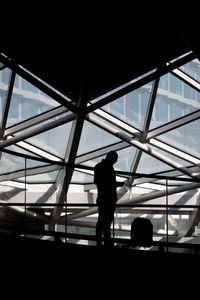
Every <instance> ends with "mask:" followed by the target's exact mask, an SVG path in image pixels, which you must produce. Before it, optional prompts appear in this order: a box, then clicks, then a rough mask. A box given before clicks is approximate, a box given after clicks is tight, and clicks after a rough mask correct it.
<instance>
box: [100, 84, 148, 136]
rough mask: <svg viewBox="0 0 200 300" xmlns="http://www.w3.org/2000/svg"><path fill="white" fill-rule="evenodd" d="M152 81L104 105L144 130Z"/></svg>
mask: <svg viewBox="0 0 200 300" xmlns="http://www.w3.org/2000/svg"><path fill="white" fill-rule="evenodd" d="M151 89H152V82H150V83H148V84H146V85H144V86H143V87H141V88H139V89H136V90H134V91H132V92H131V93H128V94H126V95H124V96H123V97H120V98H119V99H116V100H115V101H112V102H111V103H109V104H107V105H105V106H103V107H102V109H104V110H105V111H107V112H108V113H110V114H112V115H113V116H115V117H117V118H118V119H120V120H122V121H124V122H126V123H128V124H130V125H132V126H133V127H135V128H137V129H139V130H142V129H143V127H144V120H145V116H146V112H147V107H148V104H149V99H150V93H151Z"/></svg>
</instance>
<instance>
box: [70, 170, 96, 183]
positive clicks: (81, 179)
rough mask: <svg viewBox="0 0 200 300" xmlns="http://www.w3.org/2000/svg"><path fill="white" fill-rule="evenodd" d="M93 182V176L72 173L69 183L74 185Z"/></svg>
mask: <svg viewBox="0 0 200 300" xmlns="http://www.w3.org/2000/svg"><path fill="white" fill-rule="evenodd" d="M93 182H94V176H93V175H90V174H87V173H84V172H80V171H74V172H73V176H72V180H71V183H74V184H89V183H93Z"/></svg>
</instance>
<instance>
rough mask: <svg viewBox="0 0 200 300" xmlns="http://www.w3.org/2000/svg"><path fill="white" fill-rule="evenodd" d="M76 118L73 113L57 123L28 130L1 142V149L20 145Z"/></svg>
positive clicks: (53, 122)
mask: <svg viewBox="0 0 200 300" xmlns="http://www.w3.org/2000/svg"><path fill="white" fill-rule="evenodd" d="M75 118H76V115H75V114H73V113H72V114H70V115H67V116H65V117H62V118H60V119H58V120H55V121H52V122H49V123H47V124H44V125H41V126H38V127H36V128H33V129H30V130H27V131H25V132H23V133H20V134H18V135H16V136H14V137H11V138H9V139H7V140H6V141H2V142H0V147H1V148H4V147H8V146H10V145H13V144H16V143H18V142H20V141H23V140H25V139H28V138H30V137H32V136H34V135H36V134H39V133H42V132H45V131H47V130H50V129H52V128H55V127H57V126H60V125H62V124H65V123H67V122H70V121H73V120H74V119H75Z"/></svg>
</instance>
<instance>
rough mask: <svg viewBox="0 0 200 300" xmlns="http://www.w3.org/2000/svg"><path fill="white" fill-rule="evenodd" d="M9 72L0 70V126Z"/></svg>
mask: <svg viewBox="0 0 200 300" xmlns="http://www.w3.org/2000/svg"><path fill="white" fill-rule="evenodd" d="M10 74H11V71H10V69H8V68H4V69H2V70H0V124H1V122H2V118H3V111H4V106H5V100H6V95H7V91H8V87H9V79H10Z"/></svg>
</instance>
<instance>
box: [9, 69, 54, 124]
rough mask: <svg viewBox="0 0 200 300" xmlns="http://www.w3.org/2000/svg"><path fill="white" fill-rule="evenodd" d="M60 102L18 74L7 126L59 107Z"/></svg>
mask: <svg viewBox="0 0 200 300" xmlns="http://www.w3.org/2000/svg"><path fill="white" fill-rule="evenodd" d="M58 106H59V103H58V102H56V101H55V100H53V99H52V98H50V97H49V96H48V95H46V94H44V93H43V92H41V91H40V90H39V89H38V88H36V87H35V86H33V85H32V84H31V83H29V82H28V81H26V80H25V79H23V78H21V77H20V76H18V75H16V78H15V84H14V89H13V94H12V98H11V103H10V109H9V114H8V120H7V127H9V126H11V125H13V124H16V123H19V122H22V121H24V120H26V119H29V118H32V117H34V116H37V115H38V114H41V113H43V112H46V111H48V110H50V109H52V108H55V107H58Z"/></svg>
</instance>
